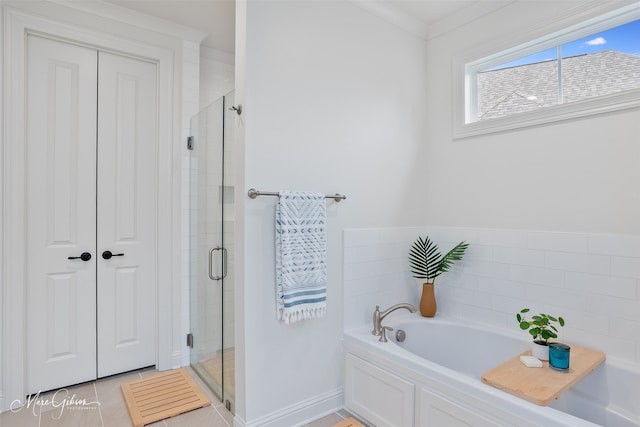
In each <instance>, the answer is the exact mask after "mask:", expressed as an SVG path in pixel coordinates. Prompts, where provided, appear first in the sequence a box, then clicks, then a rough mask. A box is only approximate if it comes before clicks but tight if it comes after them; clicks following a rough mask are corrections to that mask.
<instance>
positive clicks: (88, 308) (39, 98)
mask: <svg viewBox="0 0 640 427" xmlns="http://www.w3.org/2000/svg"><path fill="white" fill-rule="evenodd" d="M27 43H28V48H27V50H28V54H27V139H26V144H27V146H26V163H27V170H26V177H27V179H26V189H25V191H26V200H27V209H26V211H27V236H26V238H27V274H26V277H27V320H26V326H27V328H26V333H27V336H26V337H25V338H26V339H25V341H26V343H27V348H26V354H27V366H28V369H27V392H29V393H35V392H37V391H39V390H49V389H53V388H56V387H60V386H62V385H67V384H74V383H79V382H83V381H88V380H91V379H94V378H95V373H96V311H95V307H96V288H95V277H96V260H97V256H96V253H95V236H96V220H95V218H96V199H95V188H96V144H95V141H96V105H97V101H96V72H97V52H96V51H95V50H91V49H86V48H83V47H78V46H73V45H69V44H65V43H61V42H56V41H52V40H48V39H44V38H40V37H35V36H29V37H28V41H27ZM84 252H86V253H89V254H91V259H90V260H87V261H84V260H82V259H80V258H77V259H68V258H69V257H79V256H80V255H81V254H82V253H84Z"/></svg>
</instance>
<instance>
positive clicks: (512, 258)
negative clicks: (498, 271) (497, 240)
mask: <svg viewBox="0 0 640 427" xmlns="http://www.w3.org/2000/svg"><path fill="white" fill-rule="evenodd" d="M544 260H545V253H544V251H538V250H534V249H522V248H505V247H494V248H493V261H494V262H500V263H504V264H518V265H531V266H537V267H544Z"/></svg>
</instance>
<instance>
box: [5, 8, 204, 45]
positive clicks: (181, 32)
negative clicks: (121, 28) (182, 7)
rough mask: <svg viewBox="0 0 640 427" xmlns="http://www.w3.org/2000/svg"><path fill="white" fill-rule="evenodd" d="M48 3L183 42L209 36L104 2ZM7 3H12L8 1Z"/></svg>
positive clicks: (198, 40) (197, 40)
mask: <svg viewBox="0 0 640 427" xmlns="http://www.w3.org/2000/svg"><path fill="white" fill-rule="evenodd" d="M43 2H46V3H52V4H57V5H60V6H64V7H68V8H70V9H75V10H78V11H81V12H86V13H90V14H93V15H97V16H100V17H102V18H106V19H111V20H114V21H119V22H123V23H126V24H129V25H135V26H137V27H139V28H142V29H145V30H149V31H154V32H157V33H160V34H164V35H167V36H170V37H174V38H177V39H181V40H187V41H191V42H195V43H198V44H199V43H201V42H202V40H203V39H204V38H205V37H206V36H207V33H204V32H202V31H198V30H194V29H193V28H189V27H186V26H184V25H180V24H176V23H175V22H171V21H167V20H165V19H162V18H157V17H155V16H150V15H146V14H144V13H140V12H138V11H135V10H132V9H127V8H126V7H122V6H118V5H116V4H112V3H107V2H105V1H102V0H43ZM5 3H11V2H10V1H7V2H5ZM16 3H21V2H19V1H18V2H16Z"/></svg>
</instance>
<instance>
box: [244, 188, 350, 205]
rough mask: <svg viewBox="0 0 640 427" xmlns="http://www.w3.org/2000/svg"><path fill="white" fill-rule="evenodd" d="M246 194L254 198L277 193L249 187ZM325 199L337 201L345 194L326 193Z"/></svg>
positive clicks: (344, 197)
mask: <svg viewBox="0 0 640 427" xmlns="http://www.w3.org/2000/svg"><path fill="white" fill-rule="evenodd" d="M247 195H248V196H249V198H250V199H255V198H256V197H258V196H278V195H279V193H274V192H271V191H258V190H256V189H255V188H250V189H249V191H247ZM324 197H325V198H327V199H333V200H335V201H336V202H339V201H340V200H344V199H346V198H347V196H345V195H344V194H338V193H336V194H334V195H328V194H327V195H326V196H324Z"/></svg>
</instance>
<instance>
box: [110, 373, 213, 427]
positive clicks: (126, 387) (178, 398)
mask: <svg viewBox="0 0 640 427" xmlns="http://www.w3.org/2000/svg"><path fill="white" fill-rule="evenodd" d="M121 388H122V394H123V395H124V400H125V402H126V403H127V407H128V408H129V415H130V416H131V421H133V425H134V426H136V427H141V426H144V425H146V424H151V423H153V422H156V421H160V420H163V419H165V418H170V417H175V416H176V415H180V414H182V413H185V412H188V411H191V410H193V409H197V408H202V407H205V406H207V405H209V404H210V402H209V399H207V397H206V396H205V395H204V393H203V392H202V390H200V388H199V387H198V385H197V384H196V383H195V381H194V380H193V378H191V376H190V375H189V374H188V373H187V371H186V370H185V369H184V368H182V369H178V370H175V371H169V372H165V373H162V374H158V375H153V376H150V377H146V378H141V379H139V380H135V381H130V382H128V383H124V384H122V385H121Z"/></svg>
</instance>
